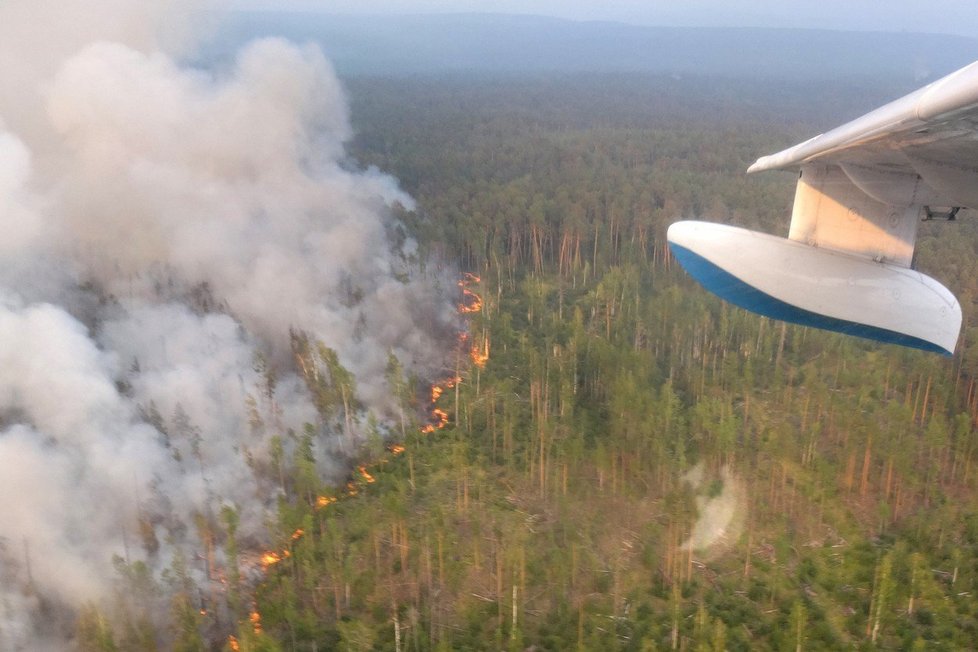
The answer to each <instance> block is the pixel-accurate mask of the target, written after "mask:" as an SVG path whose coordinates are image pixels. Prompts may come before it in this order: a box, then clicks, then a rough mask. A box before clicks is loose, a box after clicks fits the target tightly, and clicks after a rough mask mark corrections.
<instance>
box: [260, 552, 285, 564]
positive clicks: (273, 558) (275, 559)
mask: <svg viewBox="0 0 978 652" xmlns="http://www.w3.org/2000/svg"><path fill="white" fill-rule="evenodd" d="M280 561H282V555H280V554H278V553H277V552H274V551H272V550H269V551H268V552H266V553H264V554H262V556H261V565H262V568H268V567H269V566H274V565H275V564H277V563H279V562H280Z"/></svg>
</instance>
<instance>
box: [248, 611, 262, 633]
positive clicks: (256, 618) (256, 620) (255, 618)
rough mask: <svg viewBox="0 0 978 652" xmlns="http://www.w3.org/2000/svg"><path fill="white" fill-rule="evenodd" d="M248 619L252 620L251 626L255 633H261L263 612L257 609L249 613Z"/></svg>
mask: <svg viewBox="0 0 978 652" xmlns="http://www.w3.org/2000/svg"><path fill="white" fill-rule="evenodd" d="M248 620H250V621H251V626H252V628H253V629H254V630H255V633H256V634H261V614H260V613H258V610H257V609H256V610H255V611H252V612H251V613H250V614H248Z"/></svg>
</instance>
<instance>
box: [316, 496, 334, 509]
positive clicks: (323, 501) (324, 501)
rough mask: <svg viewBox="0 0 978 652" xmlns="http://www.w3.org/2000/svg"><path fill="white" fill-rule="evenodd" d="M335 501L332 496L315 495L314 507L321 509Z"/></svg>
mask: <svg viewBox="0 0 978 652" xmlns="http://www.w3.org/2000/svg"><path fill="white" fill-rule="evenodd" d="M335 502H336V498H334V497H333V496H316V509H322V508H323V507H326V506H328V505H332V504H333V503H335Z"/></svg>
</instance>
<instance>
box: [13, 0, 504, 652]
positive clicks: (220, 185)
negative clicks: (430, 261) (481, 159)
mask: <svg viewBox="0 0 978 652" xmlns="http://www.w3.org/2000/svg"><path fill="white" fill-rule="evenodd" d="M192 22H193V14H192V13H191V12H189V11H188V7H187V3H171V4H170V5H166V4H165V3H153V5H152V6H150V3H145V6H141V5H140V4H139V3H119V2H112V1H108V0H107V1H105V2H100V3H81V2H68V3H45V2H42V3H28V2H26V1H21V0H14V1H13V2H10V3H5V4H4V5H3V6H2V7H0V64H2V65H0V233H3V234H4V235H3V238H2V240H0V495H2V496H3V500H2V501H0V578H2V581H0V649H4V650H8V649H9V650H21V649H23V650H27V649H30V650H36V649H44V648H45V647H49V648H52V649H63V647H64V646H65V642H66V641H67V640H69V639H70V638H71V636H72V631H73V627H74V625H73V623H74V622H75V618H76V616H77V613H78V608H79V606H80V605H82V604H83V603H85V602H90V601H99V600H101V599H103V598H105V597H106V595H107V594H108V592H109V590H110V585H111V581H110V580H111V578H113V577H114V576H115V575H116V571H115V570H114V569H113V561H112V560H113V557H116V558H117V559H119V560H122V562H121V563H123V564H124V565H125V564H128V565H130V566H131V565H132V564H136V563H140V562H142V563H145V564H146V568H148V569H149V572H150V573H158V572H159V571H160V570H161V569H164V568H168V567H171V566H172V565H173V564H174V563H175V562H179V563H181V564H182V563H186V564H187V567H188V569H187V571H188V573H189V574H190V576H191V577H196V579H197V580H203V581H209V578H208V577H207V576H208V575H210V574H211V573H212V570H213V569H212V568H210V566H211V565H212V564H214V565H219V564H220V562H221V559H220V558H221V555H222V552H221V550H220V548H219V547H216V548H215V547H214V546H212V545H211V544H209V543H207V542H206V541H204V540H205V539H207V535H206V533H207V532H208V531H209V530H210V529H214V528H216V527H217V526H218V523H219V521H220V519H221V516H220V515H221V513H222V510H223V512H224V513H225V514H227V513H232V514H233V518H234V519H235V524H236V529H237V537H238V540H239V541H241V542H243V543H244V544H245V545H247V544H248V543H249V542H250V543H251V544H253V545H255V546H257V545H258V544H260V542H261V541H262V539H263V537H264V534H263V533H264V525H263V524H264V521H265V518H266V516H267V513H268V509H269V508H270V507H272V506H274V504H275V502H276V500H277V498H278V496H279V495H280V494H281V492H282V491H283V489H284V486H283V485H284V484H285V483H284V482H283V481H282V480H281V478H280V477H278V475H277V474H276V473H275V468H276V462H275V456H276V455H277V454H278V453H276V447H283V448H284V449H286V450H285V452H284V453H283V454H288V453H289V452H290V451H289V450H288V449H290V448H291V447H294V446H295V445H296V442H298V441H299V439H300V437H299V436H298V435H295V434H294V433H302V432H304V431H305V432H309V433H310V435H311V439H310V441H311V445H312V446H314V448H315V450H316V456H315V457H316V460H317V463H318V471H319V472H320V473H323V474H329V473H334V474H336V473H339V472H342V471H341V468H342V464H341V462H340V459H341V457H342V455H344V454H350V453H352V452H353V451H354V449H355V447H356V446H357V443H358V442H359V441H360V440H361V439H362V438H363V436H364V434H365V432H366V429H367V425H366V424H367V422H368V418H367V416H368V415H372V419H371V421H373V422H375V423H377V424H379V426H378V427H379V428H380V429H381V430H384V429H388V428H390V429H393V428H395V427H396V422H397V413H398V406H397V403H396V401H395V400H394V399H392V398H391V397H392V394H393V392H392V391H391V387H390V386H389V380H390V374H389V373H388V371H389V366H390V361H391V359H392V356H393V359H396V360H397V361H398V363H399V365H401V366H402V370H403V374H404V375H405V376H413V377H417V378H421V379H437V378H441V377H444V375H445V372H444V369H445V367H446V366H447V367H449V368H452V361H451V360H449V359H446V357H448V358H450V357H451V354H452V353H453V352H452V351H449V352H448V353H447V354H446V353H441V351H443V350H444V349H445V348H446V347H445V344H444V342H445V341H454V340H455V338H456V335H455V333H456V327H457V323H458V316H457V314H456V306H455V305H453V301H454V300H455V297H456V295H457V294H458V290H457V288H455V287H454V284H455V280H454V279H453V278H451V277H450V275H448V274H447V273H445V274H444V275H440V274H439V273H438V272H437V271H436V272H432V271H428V272H427V273H424V274H423V273H420V272H419V271H418V265H417V262H418V261H417V260H416V252H415V246H414V243H413V242H412V241H411V239H410V238H408V237H406V236H405V234H404V233H403V229H402V227H401V226H400V225H399V224H398V222H397V221H396V220H395V219H394V217H393V212H394V211H393V209H394V207H396V206H398V205H399V206H401V207H404V208H407V209H410V208H411V207H412V201H411V199H410V197H408V196H406V195H405V194H404V193H402V192H401V191H400V190H399V189H398V187H397V184H396V182H395V181H394V180H393V179H391V178H390V177H388V176H386V175H384V174H382V173H380V172H378V171H376V170H360V169H358V168H357V166H355V165H354V164H352V163H351V162H350V161H348V160H347V158H346V156H345V152H344V142H345V141H346V140H347V139H348V138H349V137H350V135H351V132H350V127H349V122H348V116H347V109H346V103H345V100H344V97H343V93H342V89H341V87H340V84H339V82H338V81H337V79H336V77H335V75H334V73H333V71H332V69H331V67H330V65H329V63H328V62H327V61H326V60H325V59H324V58H323V57H322V56H321V54H320V53H319V52H318V51H317V50H316V49H313V48H307V47H297V46H295V45H292V44H288V43H285V42H283V41H278V40H265V41H260V42H256V43H253V44H251V45H250V46H248V47H247V48H245V49H244V50H243V51H242V52H240V53H239V54H238V56H237V58H236V59H235V60H234V61H233V62H230V63H229V64H228V65H226V66H223V67H222V68H221V69H220V70H219V71H217V72H214V71H204V70H199V69H190V68H186V67H182V66H181V65H180V64H178V63H177V59H176V58H175V57H174V51H175V50H174V45H173V44H175V43H176V44H185V43H186V42H187V38H186V37H187V33H188V30H186V29H184V28H185V27H186V26H187V25H189V24H191V23H192ZM40 24H43V25H45V26H46V27H47V29H45V30H41V31H40V32H39V31H38V30H36V29H34V27H36V26H37V25H40ZM27 33H30V34H38V36H37V37H36V39H33V40H31V41H29V42H28V41H26V40H25V39H24V37H23V35H24V34H27ZM433 268H434V266H429V268H428V269H429V270H431V269H433ZM463 290H465V291H469V290H468V288H463ZM476 298H477V297H476ZM463 301H464V302H465V303H464V305H467V306H474V305H475V304H474V303H472V301H473V298H472V297H471V296H469V295H465V297H464V298H463ZM303 343H304V344H303ZM302 346H306V347H307V349H308V351H311V352H313V353H315V355H311V354H310V355H309V356H308V357H306V358H305V360H306V362H307V364H308V365H310V366H309V367H307V368H302V365H301V362H302V360H303V359H304V358H303V357H302V355H301V353H302ZM471 346H472V347H476V346H479V347H482V348H481V349H480V355H482V354H484V355H488V344H487V343H485V342H479V343H478V344H472V345H471ZM447 348H448V349H452V348H453V347H452V346H448V347H447ZM472 350H473V352H474V351H475V348H472ZM473 357H475V353H473ZM311 378H312V379H315V380H316V382H320V381H321V389H323V391H324V392H326V395H327V396H332V397H333V398H332V399H330V400H331V401H332V402H331V403H330V404H329V405H324V404H322V401H323V400H325V399H323V396H322V395H321V394H320V393H318V392H317V391H316V388H317V387H318V385H315V384H311V383H310V379H311ZM330 391H332V392H333V394H329V393H328V392H330ZM306 424H312V425H311V430H308V429H307V426H306ZM290 433H293V434H290ZM363 472H364V473H366V469H364V470H363ZM228 510H230V512H228ZM204 548H206V549H208V552H207V554H206V555H203V556H202V555H200V554H198V553H197V551H199V550H201V549H204ZM195 555H196V556H195ZM202 557H203V558H202ZM212 557H213V559H212ZM117 565H118V564H117Z"/></svg>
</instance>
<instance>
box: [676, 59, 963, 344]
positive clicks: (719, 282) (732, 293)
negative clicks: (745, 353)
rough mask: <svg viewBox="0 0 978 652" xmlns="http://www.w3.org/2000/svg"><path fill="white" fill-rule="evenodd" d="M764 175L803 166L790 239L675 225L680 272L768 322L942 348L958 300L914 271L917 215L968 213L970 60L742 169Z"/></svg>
mask: <svg viewBox="0 0 978 652" xmlns="http://www.w3.org/2000/svg"><path fill="white" fill-rule="evenodd" d="M773 169H788V170H797V171H798V173H799V175H798V181H797V186H796V190H795V201H794V207H793V209H792V215H791V225H790V228H789V232H788V238H787V239H784V238H778V237H775V236H771V235H767V234H761V233H755V232H752V231H747V230H746V229H740V228H737V227H731V226H726V225H718V224H710V223H708V222H689V221H687V222H677V223H676V224H673V225H672V226H671V227H670V228H669V244H670V248H671V249H672V251H673V253H674V255H675V256H676V258H677V259H678V260H679V262H680V263H681V264H682V265H683V266H684V267H685V268H686V270H687V271H689V272H690V274H691V275H692V276H693V277H694V278H696V279H697V280H698V281H699V282H700V283H702V284H703V285H704V286H705V287H706V288H707V289H709V290H711V291H713V292H714V293H716V294H718V295H719V296H721V297H722V298H724V299H727V300H728V301H731V302H732V303H735V304H737V305H739V306H741V307H744V308H747V309H749V310H753V311H755V312H759V313H761V314H763V315H767V316H769V317H773V318H776V319H783V320H786V321H790V322H795V323H800V324H805V325H810V326H815V327H818V328H825V329H828V330H834V331H840V332H844V333H849V334H853V335H858V336H862V337H867V338H870V339H875V340H880V341H884V342H891V343H896V344H902V345H905V346H910V347H914V348H919V349H924V350H929V351H936V352H940V353H944V354H946V355H951V353H952V352H953V351H954V348H955V344H956V342H957V338H958V333H959V331H960V328H961V308H960V306H959V305H958V302H957V299H955V298H954V295H953V294H951V292H950V291H949V290H947V288H945V287H944V286H942V285H941V284H940V283H938V282H937V281H935V280H934V279H932V278H930V277H928V276H925V275H924V274H921V273H920V272H917V271H915V270H913V269H911V268H912V266H913V251H914V244H915V241H916V237H917V225H918V223H919V222H920V220H921V219H933V218H935V217H944V218H947V219H951V220H953V219H954V218H955V216H956V215H957V213H958V211H959V210H960V209H961V208H965V207H967V208H978V62H975V63H973V64H971V65H969V66H966V67H964V68H962V69H961V70H958V71H957V72H954V73H952V74H950V75H948V76H947V77H944V78H942V79H940V80H938V81H936V82H934V83H932V84H930V85H928V86H925V87H924V88H921V89H920V90H917V91H915V92H913V93H911V94H910V95H907V96H905V97H902V98H900V99H898V100H896V101H894V102H891V103H889V104H887V105H885V106H883V107H880V108H879V109H876V110H875V111H872V112H870V113H867V114H866V115H864V116H862V117H860V118H857V119H856V120H853V121H852V122H849V123H847V124H844V125H842V126H841V127H837V128H836V129H833V130H831V131H828V132H826V133H824V134H821V135H819V136H816V137H814V138H811V139H809V140H807V141H805V142H803V143H800V144H798V145H795V146H794V147H790V148H788V149H786V150H784V151H781V152H778V153H776V154H771V155H768V156H762V157H761V158H759V159H758V160H757V161H756V162H755V163H754V164H753V165H751V166H750V168H749V169H748V172H749V173H753V172H760V171H763V170H773Z"/></svg>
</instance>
